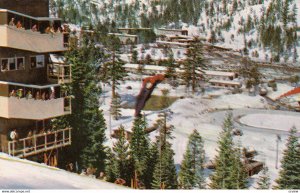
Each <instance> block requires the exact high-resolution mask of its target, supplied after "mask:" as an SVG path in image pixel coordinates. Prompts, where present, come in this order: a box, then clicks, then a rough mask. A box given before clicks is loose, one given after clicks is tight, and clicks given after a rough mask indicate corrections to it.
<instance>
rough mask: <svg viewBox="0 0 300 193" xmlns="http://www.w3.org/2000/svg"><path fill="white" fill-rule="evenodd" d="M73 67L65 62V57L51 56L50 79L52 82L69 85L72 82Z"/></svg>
mask: <svg viewBox="0 0 300 193" xmlns="http://www.w3.org/2000/svg"><path fill="white" fill-rule="evenodd" d="M71 72H72V69H71V65H70V64H68V63H67V62H66V61H65V57H63V56H59V55H56V54H50V64H49V65H48V78H49V81H50V82H53V83H58V84H67V83H71V82H72V73H71Z"/></svg>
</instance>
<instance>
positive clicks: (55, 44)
mask: <svg viewBox="0 0 300 193" xmlns="http://www.w3.org/2000/svg"><path fill="white" fill-rule="evenodd" d="M0 34H1V36H0V46H1V47H9V48H15V49H21V50H28V51H32V52H37V53H46V52H59V51H65V50H67V48H66V47H65V46H64V35H63V34H62V33H49V34H41V33H40V32H34V31H32V30H25V29H18V28H16V27H14V26H8V25H0Z"/></svg>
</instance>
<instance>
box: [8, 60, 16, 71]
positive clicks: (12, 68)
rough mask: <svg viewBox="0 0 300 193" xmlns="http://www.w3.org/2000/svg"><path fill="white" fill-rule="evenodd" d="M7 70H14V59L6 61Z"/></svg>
mask: <svg viewBox="0 0 300 193" xmlns="http://www.w3.org/2000/svg"><path fill="white" fill-rule="evenodd" d="M8 64H9V70H16V60H15V58H9V59H8Z"/></svg>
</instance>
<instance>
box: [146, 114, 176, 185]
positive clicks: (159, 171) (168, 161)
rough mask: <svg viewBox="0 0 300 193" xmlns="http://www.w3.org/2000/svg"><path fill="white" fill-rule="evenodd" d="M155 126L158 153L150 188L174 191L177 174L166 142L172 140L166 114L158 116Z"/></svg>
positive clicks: (172, 152) (172, 156) (171, 152)
mask: <svg viewBox="0 0 300 193" xmlns="http://www.w3.org/2000/svg"><path fill="white" fill-rule="evenodd" d="M159 117H160V118H159V119H158V120H157V122H156V126H155V127H157V128H158V131H159V136H157V137H156V144H157V148H158V152H159V157H158V160H157V162H156V165H155V169H154V174H153V181H152V188H154V189H176V188H177V174H176V167H175V163H174V151H173V150H172V148H171V146H172V144H171V143H170V142H169V141H168V140H169V139H173V137H172V130H173V129H174V128H173V126H172V125H170V126H168V124H167V118H168V113H167V112H164V113H161V114H160V115H159Z"/></svg>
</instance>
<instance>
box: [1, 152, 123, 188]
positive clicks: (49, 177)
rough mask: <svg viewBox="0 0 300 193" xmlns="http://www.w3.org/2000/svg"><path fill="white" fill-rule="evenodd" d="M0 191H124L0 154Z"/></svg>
mask: <svg viewBox="0 0 300 193" xmlns="http://www.w3.org/2000/svg"><path fill="white" fill-rule="evenodd" d="M0 171H1V172H0V179H1V180H0V189H126V188H125V187H123V186H119V185H116V184H112V183H107V182H103V181H101V180H98V179H93V178H90V177H87V176H80V175H78V174H74V173H70V172H67V171H64V170H60V169H57V168H52V167H48V166H46V165H43V164H38V163H35V162H31V161H27V160H21V159H18V158H13V157H10V156H8V155H7V154H3V153H0Z"/></svg>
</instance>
